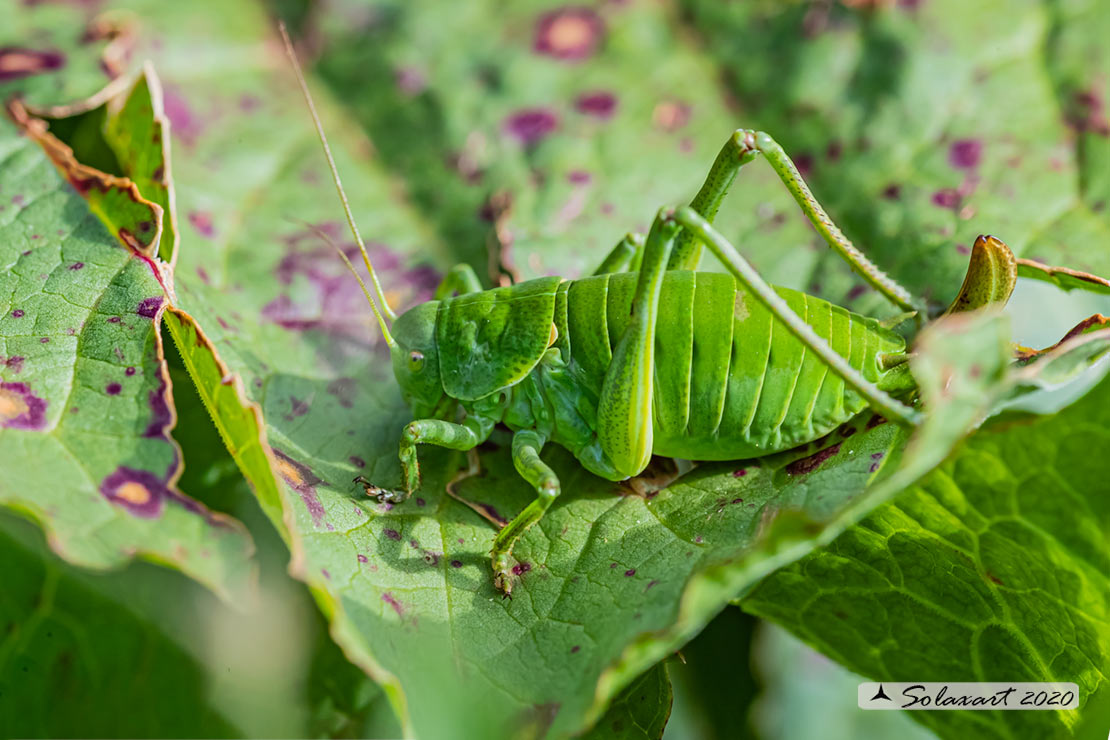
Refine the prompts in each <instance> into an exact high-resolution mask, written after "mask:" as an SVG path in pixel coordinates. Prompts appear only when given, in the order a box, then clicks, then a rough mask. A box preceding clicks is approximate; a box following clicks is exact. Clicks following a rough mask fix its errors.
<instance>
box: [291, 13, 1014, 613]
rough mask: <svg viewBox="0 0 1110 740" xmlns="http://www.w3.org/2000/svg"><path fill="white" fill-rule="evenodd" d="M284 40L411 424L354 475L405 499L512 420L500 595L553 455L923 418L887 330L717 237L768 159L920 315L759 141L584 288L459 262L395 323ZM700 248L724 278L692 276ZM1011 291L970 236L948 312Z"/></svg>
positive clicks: (634, 452)
mask: <svg viewBox="0 0 1110 740" xmlns="http://www.w3.org/2000/svg"><path fill="white" fill-rule="evenodd" d="M281 31H282V35H283V37H284V39H285V43H286V49H287V52H288V54H289V57H290V60H291V63H292V65H293V68H294V70H295V72H296V76H297V79H298V82H299V84H300V86H301V89H302V92H303V93H304V97H305V101H306V103H307V105H308V108H309V111H310V112H311V115H312V119H313V122H314V123H315V125H316V129H317V132H318V134H319V137H320V141H321V143H322V145H323V148H324V153H325V157H326V158H327V161H328V165H329V167H330V168H331V171H332V175H333V178H334V181H335V186H336V190H337V191H338V193H339V197H340V201H341V202H342V204H343V208H344V211H345V213H346V217H347V221H348V224H349V225H350V228H351V233H352V234H353V235H354V239H355V242H356V243H357V244H358V247H359V249H360V250H361V251H362V257H363V260H364V262H365V264H366V268H367V270H368V272H369V274H370V277H371V286H372V289H373V292H372V293H371V290H370V289H369V288H367V286H366V285H365V284H364V283H363V281H362V279H361V278H359V276H358V274H357V273H355V271H354V268H353V266H352V265H351V264H350V262H349V261H347V258H346V256H345V255H343V253H342V251H340V255H341V256H342V257H343V259H344V261H345V262H346V263H347V266H348V267H349V268H350V269H351V272H352V273H354V274H355V277H356V278H357V279H358V280H359V283H360V285H361V287H362V289H363V292H364V293H365V294H366V298H367V300H368V301H369V303H370V306H371V308H372V310H373V312H374V315H375V316H376V317H377V320H378V323H379V325H380V326H381V330H382V334H383V336H384V338H385V341H386V343H387V344H388V346H389V349H390V354H391V358H392V364H393V371H394V375H395V377H396V380H397V383H398V385H399V386H400V390H401V394H402V397H403V398H404V400H405V402H406V403H407V404H408V405H409V406H410V407H411V409H412V411H413V415H414V417H415V420H414V421H412V422H410V423H409V424H408V425H406V426H405V429H404V432H403V433H402V436H401V441H400V459H401V468H402V476H403V481H402V487H401V488H400V489H396V490H394V489H388V488H382V487H379V486H376V485H374V484H372V483H371V482H369V481H366V480H364V479H361V478H359V479H356V481H358V482H361V483H362V484H363V485H364V486H365V488H366V491H367V493H368V494H369V495H372V496H375V497H376V498H377V499H378V500H379V501H382V502H393V503H397V502H401V501H404V500H405V499H406V498H408V497H409V496H411V495H412V493H413V492H414V491H415V490H416V489H417V488H418V487H419V485H420V466H419V461H418V459H417V445H420V444H429V445H437V446H440V447H445V448H449V449H453V450H466V451H470V450H473V449H474V448H475V447H477V446H478V445H479V444H481V443H482V442H483V441H485V440H486V439H487V438H488V437H489V435H490V433H491V432H492V431H493V429H494V427H495V426H496V425H497V424H503V425H505V426H507V427H508V428H509V429H510V430H511V431H512V432H513V438H512V459H513V464H514V466H515V467H516V469H517V471H518V472H519V473H520V475H521V477H523V478H524V479H525V480H526V481H527V482H528V483H529V484H530V485H531V486H532V487H533V488H534V489H535V491H536V494H537V496H536V498H535V500H534V501H532V503H531V504H529V505H528V506H527V507H526V508H525V509H524V510H523V511H522V512H520V514H518V515H517V516H516V518H514V519H513V520H512V521H510V522H509V523H508V524H506V525H504V526H503V527H502V528H501V530H500V531H499V532H498V533H497V535H496V536H495V538H494V542H493V548H492V550H491V553H490V556H491V561H492V567H493V574H494V584H495V586H496V588H497V589H499V590H500V591H501V592H502V593H503V594H505V595H508V594H510V593H511V591H512V588H513V578H514V576H513V573H512V563H513V557H512V553H513V546H514V545H515V544H516V542H517V541H518V540H519V539H520V538H521V536H522V535H523V534H524V532H525V531H526V530H527V529H528V528H529V527H531V526H532V525H534V524H535V523H536V522H538V521H539V520H540V519H541V518H542V517H543V515H544V513H545V512H546V511H547V510H548V509H549V508H550V507H551V505H552V503H553V502H554V501H555V500H556V499H557V498H558V496H559V492H560V485H559V479H558V477H557V476H556V474H555V472H554V471H553V470H552V469H551V468H550V467H549V466H548V465H547V464H546V463H544V461H543V460H542V458H541V457H540V453H541V451H542V450H543V448H544V446H545V445H546V444H548V443H555V444H557V445H560V446H562V447H564V448H566V449H567V450H569V451H570V452H571V453H572V454H573V455H574V456H575V458H577V460H578V461H579V462H580V463H581V464H582V466H583V467H584V468H586V469H587V470H589V471H590V472H591V473H593V474H595V475H598V476H601V477H602V478H606V479H608V480H612V481H621V480H625V479H627V478H630V477H633V476H636V475H638V474H639V473H641V472H642V471H643V470H644V468H645V467H646V466H647V465H648V462H649V461H650V459H651V457H652V455H661V456H665V457H677V458H684V459H690V460H739V459H746V458H754V457H760V456H764V455H768V454H771V453H774V452H780V451H784V450H789V449H792V448H794V447H798V446H800V445H803V444H806V443H808V442H811V441H813V440H815V439H818V438H820V437H822V436H823V435H825V434H827V433H828V432H830V431H831V430H833V429H835V428H836V427H837V426H839V425H840V424H842V423H843V422H845V421H847V420H848V419H850V418H851V417H853V416H855V415H856V414H858V413H860V412H861V411H863V410H864V409H866V408H868V407H870V408H871V409H873V410H874V411H875V412H877V413H879V414H881V415H882V416H884V417H886V418H887V419H889V420H891V421H894V422H896V423H898V424H902V425H905V426H914V425H916V424H917V423H919V420H920V412H919V411H918V410H916V409H915V408H913V407H912V406H911V405H907V403H904V402H903V401H909V400H911V399H912V398H913V397H914V395H915V391H916V384H915V383H914V380H913V378H912V376H911V375H910V372H909V366H908V363H907V361H906V360H907V352H906V344H905V340H904V339H903V338H902V337H901V336H900V335H899V334H897V333H895V332H893V331H892V330H891V329H890V328H888V327H887V326H885V325H883V324H881V323H880V322H879V321H877V320H876V319H874V318H871V317H867V316H863V315H860V314H856V313H853V312H850V311H848V310H847V309H844V308H842V307H840V306H836V305H833V304H831V303H829V302H828V301H825V300H823V299H820V298H816V297H814V296H810V295H806V294H804V293H801V292H799V291H795V290H790V289H786V288H779V287H772V286H770V285H769V284H767V283H766V282H764V280H763V279H762V278H761V277H760V276H759V274H758V273H757V272H756V271H755V270H754V269H753V268H752V266H751V265H750V264H749V263H748V262H747V261H746V260H745V259H744V258H743V257H742V256H741V255H740V254H739V253H738V252H737V251H736V249H735V248H734V247H733V246H732V245H731V244H730V243H729V242H728V240H727V239H726V238H725V237H723V236H722V235H721V234H720V233H718V232H717V231H716V230H715V229H714V228H713V225H712V220H713V218H714V216H715V215H716V213H717V211H718V209H719V207H720V205H721V201H722V200H723V198H724V197H725V195H726V193H727V192H728V189H729V187H730V185H731V184H732V181H733V180H734V178H735V177H736V174H737V172H738V171H739V170H740V168H741V167H743V166H744V165H745V164H747V163H749V162H751V161H752V160H753V159H755V158H756V157H757V156H759V155H763V157H764V158H765V159H766V160H767V161H768V163H770V165H771V166H772V168H773V169H774V170H775V172H776V173H778V175H779V177H780V178H781V180H782V182H783V183H784V184H785V185H786V187H787V189H788V190H789V191H790V193H791V195H792V196H793V197H794V200H795V201H796V202H797V203H798V205H799V206H800V208H801V210H802V211H803V212H804V213H805V215H806V216H807V217H808V218H809V220H810V221H811V222H812V223H813V226H814V227H815V229H816V230H817V232H818V233H819V234H820V235H821V236H822V237H823V238H824V240H825V241H826V242H827V243H828V244H829V246H830V247H832V248H833V249H834V250H835V251H836V252H838V253H839V254H840V255H841V256H842V257H843V258H844V259H845V260H846V261H847V262H848V263H849V264H850V265H851V267H852V268H853V269H854V270H855V271H856V272H857V273H858V274H859V275H860V276H861V277H862V278H863V279H864V280H865V281H866V282H867V283H868V284H870V285H871V286H872V287H873V288H875V289H876V290H878V291H879V292H880V293H881V294H882V295H883V296H885V297H886V298H887V299H888V300H889V301H891V302H892V303H893V304H895V305H896V306H898V307H899V308H901V309H902V310H903V311H905V312H907V315H913V316H915V317H916V318H918V320H920V318H921V317H922V316H923V315H924V309H923V304H922V303H921V302H919V301H918V300H916V299H914V298H913V297H912V296H911V295H910V294H909V292H908V291H907V290H906V289H905V288H903V287H902V286H900V285H899V284H898V283H896V282H895V281H894V280H893V279H891V278H890V277H889V276H887V275H886V274H885V273H883V271H882V270H880V269H879V268H878V267H877V266H876V265H874V264H873V263H872V262H871V261H870V260H868V259H867V257H865V256H864V255H863V254H862V253H861V252H860V251H859V250H858V249H856V248H855V247H854V246H853V245H852V243H851V242H850V241H849V240H848V238H847V237H846V236H845V235H844V234H843V233H842V232H841V231H840V230H839V229H838V228H837V227H836V226H835V225H834V224H833V222H832V220H831V219H830V218H829V216H828V215H827V214H826V213H825V211H824V209H823V208H822V207H821V205H820V204H819V203H818V202H817V200H816V199H815V198H814V197H813V194H812V193H811V192H810V190H809V188H808V186H807V185H806V184H805V182H804V180H803V179H802V177H801V175H800V174H799V172H798V169H797V168H796V167H795V166H794V163H793V162H792V161H791V160H790V158H789V157H788V156H787V155H786V153H785V152H784V151H783V149H782V148H781V147H780V146H779V145H778V144H777V143H776V142H775V141H774V140H773V139H772V138H771V137H770V136H768V135H767V134H765V133H762V132H758V131H748V130H739V131H736V132H735V133H733V134H732V136H730V137H729V139H728V141H727V142H726V143H725V145H724V147H723V148H722V150H721V152H720V154H719V155H718V157H717V159H716V161H715V162H714V163H713V166H712V168H711V169H710V172H709V175H708V177H707V179H706V181H705V184H704V185H703V186H702V189H701V190H700V191H699V192H698V194H697V195H696V196H695V197H694V199H693V201H692V203H691V204H690V206H687V207H679V208H668V209H664V210H661V211H660V212H659V213H658V215H657V216H656V218H655V220H654V222H653V223H652V225H651V228H650V230H649V231H648V234H647V235H646V237H644V236H641V235H639V234H629V235H627V236H625V237H624V238H623V239H622V240H621V241H620V242H619V243H618V244H617V245H616V247H615V248H614V249H613V251H612V252H611V253H610V254H609V256H608V257H606V258H605V260H604V261H603V262H602V264H601V266H600V267H599V268H598V270H597V271H596V272H595V273H594V274H593V275H592V276H590V277H586V278H583V279H577V280H566V279H563V278H560V277H546V278H539V279H536V280H530V281H527V282H523V283H519V284H516V285H512V286H508V287H501V288H495V289H493V290H483V288H482V286H481V283H480V282H479V280H478V277H477V275H476V274H475V273H474V270H473V269H472V268H471V267H470V266H469V265H465V264H464V265H458V266H456V267H454V268H452V269H451V270H450V271H449V272H448V273H447V276H446V278H445V279H444V281H443V283H442V284H441V285H440V287H439V289H438V290H437V291H436V293H435V296H434V299H433V300H431V301H428V302H426V303H422V304H420V305H417V306H415V307H413V308H411V309H409V310H408V311H406V312H405V313H403V314H402V315H400V316H395V314H394V313H393V311H392V309H391V308H390V306H389V304H388V303H387V302H386V299H385V295H384V292H383V291H382V288H381V285H380V284H379V282H378V278H377V275H376V274H375V272H374V268H373V266H372V265H371V263H370V259H369V256H368V255H367V253H366V249H365V247H364V246H363V242H362V238H361V236H360V235H359V232H358V228H357V227H356V225H355V221H354V217H353V215H352V213H351V209H350V206H349V204H348V202H347V199H346V196H345V195H344V193H343V187H342V184H341V182H340V179H339V174H338V171H337V170H336V167H335V162H334V160H333V158H332V156H331V152H330V149H329V147H328V144H327V138H326V137H325V135H324V131H323V126H322V124H321V123H320V118H319V116H318V114H317V112H316V109H315V106H314V104H313V101H312V96H311V94H310V93H309V90H308V87H307V84H306V83H305V80H304V76H303V74H302V72H301V70H300V67H299V64H298V63H297V59H296V56H295V54H294V52H293V49H292V45H291V44H290V42H289V38H288V36H287V35H286V33H285V29H284V28H282V29H281ZM703 246H704V247H708V249H709V251H710V252H711V253H713V255H714V256H716V257H717V258H718V259H719V260H720V261H721V262H722V263H723V265H724V266H725V268H726V269H727V270H728V273H730V274H723V273H713V272H697V271H696V268H697V265H698V262H699V260H700V256H701V250H702V248H703ZM1016 279H1017V278H1016V263H1015V259H1014V256H1013V254H1012V253H1011V252H1010V250H1009V248H1008V247H1007V246H1006V245H1005V244H1004V243H1002V242H1001V241H999V240H998V239H995V238H993V237H989V236H981V237H979V238H978V239H977V240H976V242H975V247H974V249H973V251H972V255H971V268H970V270H969V273H968V277H967V279H966V280H965V281H964V285H963V288H962V289H961V291H960V293H959V295H958V296H957V298H956V300H955V301H954V302H953V304H952V306H950V308H949V312H954V311H967V310H972V309H975V308H979V307H981V306H985V305H988V304H1004V303H1005V302H1006V301H1007V300H1008V299H1009V297H1010V294H1011V292H1012V291H1013V287H1014V284H1015V282H1016ZM661 308H665V309H666V310H665V311H662V312H661V311H660V309H661ZM900 399H901V400H900Z"/></svg>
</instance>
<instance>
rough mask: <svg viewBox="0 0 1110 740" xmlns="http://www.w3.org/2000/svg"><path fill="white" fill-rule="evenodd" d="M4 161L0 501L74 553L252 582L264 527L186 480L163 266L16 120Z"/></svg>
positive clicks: (4, 141)
mask: <svg viewBox="0 0 1110 740" xmlns="http://www.w3.org/2000/svg"><path fill="white" fill-rule="evenodd" d="M0 162H2V163H3V165H2V167H0V193H3V195H4V199H5V203H4V205H3V206H2V207H3V209H4V210H3V211H0V264H3V265H4V271H3V274H2V275H0V310H2V311H3V313H2V315H0V354H2V355H3V357H4V360H3V365H2V367H0V379H2V383H0V467H2V468H3V469H4V471H5V475H4V478H3V480H2V481H0V504H3V505H4V506H7V507H11V508H15V509H16V510H18V511H20V512H21V513H23V514H25V515H28V516H30V517H33V518H34V519H36V520H37V521H39V522H40V523H42V525H43V526H44V528H46V530H47V532H48V533H49V539H50V542H51V545H52V546H53V547H54V548H55V550H57V551H58V552H59V553H60V554H62V555H63V556H64V557H66V558H67V559H69V560H70V561H72V562H74V563H79V564H82V565H86V566H91V567H98V568H107V567H113V566H118V565H121V564H123V563H125V562H126V561H127V560H129V559H130V558H132V557H134V556H136V555H137V556H140V557H143V558H148V559H152V560H156V561H159V562H163V563H165V564H168V565H172V566H173V567H176V568H179V569H181V570H182V571H184V572H185V573H188V574H189V575H190V576H192V577H194V578H196V579H198V580H200V581H202V582H203V583H205V584H207V585H209V586H210V587H212V588H213V589H215V590H216V591H217V592H219V593H221V594H223V595H225V596H227V595H230V594H231V593H233V592H238V591H240V590H241V589H243V588H244V587H246V586H247V584H248V582H249V580H250V578H251V575H252V568H253V566H252V564H251V560H250V555H251V551H252V545H251V542H250V538H249V537H248V536H247V534H246V532H245V531H244V530H243V528H242V526H241V525H240V524H239V523H238V522H236V521H235V520H233V519H230V518H228V517H225V516H223V515H220V514H216V513H213V512H210V511H208V510H207V509H206V508H205V507H203V506H202V505H200V504H199V503H197V502H196V501H193V500H191V499H189V498H186V497H185V496H184V495H183V494H182V493H181V492H180V491H178V490H177V487H176V480H177V478H178V476H179V475H180V469H181V455H180V450H179V448H178V447H177V445H176V443H175V442H174V441H173V440H172V439H171V438H170V436H169V432H170V429H172V428H173V425H174V410H173V402H172V399H171V398H170V396H169V379H168V375H167V370H166V367H165V362H164V360H163V357H162V346H161V340H160V338H159V336H158V331H157V322H158V321H159V320H160V316H161V313H162V306H163V303H164V297H163V295H164V294H163V288H162V285H161V284H160V267H159V265H157V264H156V263H155V262H152V261H151V260H149V259H147V258H144V257H142V256H141V255H139V254H137V253H136V252H133V251H129V250H128V249H126V248H125V247H124V246H123V245H122V244H120V243H119V242H118V241H116V240H115V239H114V238H113V237H112V236H111V234H109V233H108V230H107V229H106V228H105V227H104V226H103V225H102V224H101V223H100V221H98V220H97V218H96V217H95V216H94V215H93V214H92V213H90V211H89V208H88V206H87V205H86V204H85V202H84V201H83V200H82V198H81V197H80V196H79V195H78V194H77V193H76V192H74V190H73V189H72V188H70V187H69V186H68V185H67V184H66V183H65V182H64V180H62V178H61V177H60V176H59V174H58V172H57V171H56V170H55V168H54V166H53V165H52V164H51V163H50V161H49V160H48V159H47V157H46V156H45V155H44V154H43V152H42V150H41V149H40V148H39V146H38V144H36V143H35V142H34V141H33V140H31V139H27V138H22V137H20V136H18V135H17V133H16V130H15V129H14V127H13V126H12V125H11V124H10V123H8V122H4V123H3V124H0Z"/></svg>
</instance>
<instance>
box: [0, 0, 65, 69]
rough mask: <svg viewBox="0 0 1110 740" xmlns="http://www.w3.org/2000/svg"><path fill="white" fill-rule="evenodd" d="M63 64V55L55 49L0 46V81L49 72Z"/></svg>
mask: <svg viewBox="0 0 1110 740" xmlns="http://www.w3.org/2000/svg"><path fill="white" fill-rule="evenodd" d="M8 12H12V11H8ZM64 65H65V57H64V56H63V55H62V54H61V53H60V52H57V51H35V50H33V49H21V48H18V47H14V46H5V47H3V48H0V82H7V81H9V80H18V79H20V78H22V77H29V76H31V75H36V74H41V73H43V72H51V71H53V70H56V69H60V68H61V67H63V66H64Z"/></svg>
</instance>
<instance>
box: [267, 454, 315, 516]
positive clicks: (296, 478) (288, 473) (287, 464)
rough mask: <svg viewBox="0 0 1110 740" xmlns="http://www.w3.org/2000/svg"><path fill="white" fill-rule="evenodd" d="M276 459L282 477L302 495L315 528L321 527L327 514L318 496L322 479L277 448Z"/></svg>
mask: <svg viewBox="0 0 1110 740" xmlns="http://www.w3.org/2000/svg"><path fill="white" fill-rule="evenodd" d="M274 459H275V460H276V462H277V467H278V472H279V473H280V474H281V477H282V478H284V479H285V482H286V483H288V484H289V487H290V488H292V489H293V490H294V491H296V492H297V493H299V494H300V496H301V501H303V502H304V505H305V508H306V509H308V514H309V516H311V517H312V524H313V526H316V527H318V526H320V523H321V522H323V520H324V515H325V513H326V512H325V511H324V506H323V504H321V503H320V499H319V497H318V496H317V495H316V485H317V484H318V483H320V479H319V478H317V477H316V475H315V474H313V472H312V471H311V470H310V469H309V468H308V467H307V466H306V465H302V464H301V463H299V462H297V461H296V460H294V459H293V458H291V457H289V456H288V455H286V454H285V453H284V452H282V451H281V450H278V449H276V448H274Z"/></svg>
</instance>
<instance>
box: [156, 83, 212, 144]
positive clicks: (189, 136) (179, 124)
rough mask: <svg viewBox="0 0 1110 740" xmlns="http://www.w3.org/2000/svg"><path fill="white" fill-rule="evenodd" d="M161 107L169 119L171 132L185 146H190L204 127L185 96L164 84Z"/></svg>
mask: <svg viewBox="0 0 1110 740" xmlns="http://www.w3.org/2000/svg"><path fill="white" fill-rule="evenodd" d="M162 107H163V110H164V111H165V113H166V117H167V118H169V119H170V127H171V128H172V129H173V133H174V134H175V135H176V136H177V137H179V138H180V139H181V140H182V141H183V142H184V143H185V144H186V145H187V146H192V145H193V144H194V143H195V142H196V139H197V137H198V136H199V135H200V133H201V131H202V130H203V128H204V127H203V125H202V123H201V119H200V117H198V116H197V115H195V114H194V113H193V111H192V110H191V109H190V108H189V104H188V103H187V102H186V101H185V98H183V97H182V96H181V94H180V93H179V92H178V90H177V89H176V88H174V87H171V86H166V88H165V89H164V90H163V94H162Z"/></svg>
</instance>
